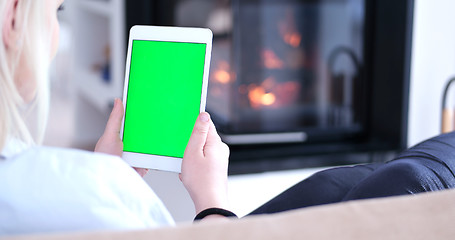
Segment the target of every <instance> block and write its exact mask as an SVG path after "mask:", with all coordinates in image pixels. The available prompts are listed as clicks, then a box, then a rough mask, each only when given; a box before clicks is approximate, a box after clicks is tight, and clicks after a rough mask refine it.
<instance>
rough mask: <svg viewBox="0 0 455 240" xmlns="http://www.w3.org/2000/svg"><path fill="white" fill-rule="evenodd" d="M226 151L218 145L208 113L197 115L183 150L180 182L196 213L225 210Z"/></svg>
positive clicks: (219, 139) (226, 200) (227, 153)
mask: <svg viewBox="0 0 455 240" xmlns="http://www.w3.org/2000/svg"><path fill="white" fill-rule="evenodd" d="M228 163H229V147H228V146H227V145H226V144H224V143H223V142H222V141H221V138H220V136H219V135H218V133H217V132H216V129H215V126H214V125H213V122H212V121H211V119H210V115H209V114H208V113H205V112H204V113H201V114H200V115H199V117H198V118H197V120H196V123H195V126H194V129H193V133H192V134H191V137H190V140H189V142H188V145H187V147H186V150H185V153H184V156H183V163H182V173H181V174H180V180H181V181H182V182H183V185H184V186H185V188H186V189H187V191H188V193H189V194H190V196H191V199H192V200H193V202H194V206H195V208H196V213H199V212H201V211H202V210H204V209H207V208H213V207H217V208H224V209H228V208H229V206H228V196H227V170H228Z"/></svg>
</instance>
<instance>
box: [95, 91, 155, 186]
mask: <svg viewBox="0 0 455 240" xmlns="http://www.w3.org/2000/svg"><path fill="white" fill-rule="evenodd" d="M123 114H124V110H123V104H122V101H121V100H120V99H118V98H116V99H115V101H114V108H113V109H112V112H111V115H110V116H109V120H108V121H107V124H106V128H105V130H104V133H103V136H101V138H100V139H99V140H98V143H96V146H95V152H101V153H107V154H111V155H115V156H119V157H122V154H123V142H122V140H121V139H120V128H121V127H122V120H123ZM134 169H135V170H136V171H137V172H138V173H139V175H141V177H144V176H145V174H147V172H148V169H143V168H134Z"/></svg>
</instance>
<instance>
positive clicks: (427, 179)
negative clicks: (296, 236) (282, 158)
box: [251, 132, 455, 214]
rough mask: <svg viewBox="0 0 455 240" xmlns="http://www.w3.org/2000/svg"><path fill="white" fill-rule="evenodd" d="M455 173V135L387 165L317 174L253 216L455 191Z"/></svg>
mask: <svg viewBox="0 0 455 240" xmlns="http://www.w3.org/2000/svg"><path fill="white" fill-rule="evenodd" d="M454 172H455V132H453V133H448V134H444V135H440V136H437V137H435V138H432V139H429V140H427V141H424V142H422V143H420V144H418V145H416V146H414V147H412V148H410V149H408V150H406V151H404V152H403V153H401V154H400V155H399V156H398V157H397V158H396V159H394V160H392V161H389V162H387V163H374V164H365V165H358V166H353V167H338V168H332V169H328V170H325V171H321V172H318V173H315V174H314V175H312V176H311V177H309V178H307V179H305V180H303V181H302V182H300V183H298V184H296V185H294V186H293V187H291V188H289V189H288V190H286V191H285V192H283V193H282V194H280V195H278V196H277V197H275V198H273V199H272V200H270V201H269V202H267V203H265V204H264V205H262V206H261V207H259V208H258V209H256V210H255V211H253V212H252V213H251V214H264V213H276V212H282V211H286V210H292V209H297V208H303V207H309V206H316V205H322V204H328V203H336V202H342V201H348V200H355V199H365V198H377V197H387V196H397V195H405V194H416V193H421V192H430V191H437V190H443V189H449V188H453V187H455V174H454Z"/></svg>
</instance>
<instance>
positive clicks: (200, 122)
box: [186, 112, 211, 155]
mask: <svg viewBox="0 0 455 240" xmlns="http://www.w3.org/2000/svg"><path fill="white" fill-rule="evenodd" d="M210 123H211V121H210V115H209V114H208V113H206V112H203V113H201V114H199V117H198V118H197V119H196V123H195V124H194V129H193V133H192V134H191V137H190V140H189V141H188V146H187V147H186V151H187V153H188V154H190V155H193V154H198V153H199V154H202V151H203V148H204V145H205V142H206V140H207V135H208V133H209V129H210Z"/></svg>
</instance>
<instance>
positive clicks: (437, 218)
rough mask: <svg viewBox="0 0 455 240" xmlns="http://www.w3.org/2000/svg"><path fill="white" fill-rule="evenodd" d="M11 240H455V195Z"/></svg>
mask: <svg viewBox="0 0 455 240" xmlns="http://www.w3.org/2000/svg"><path fill="white" fill-rule="evenodd" d="M11 239H37V240H38V239H39V240H41V239H67V240H69V239H97V240H98V239H113V240H114V239H115V240H116V239H136V240H141V239H147V240H150V239H162V240H171V239H172V240H174V239H175V240H177V239H198V240H199V239H210V240H215V239H216V240H224V239H226V240H227V239H236V240H238V239H244V240H247V239H261V240H263V239H265V240H268V239H270V240H271V239H413V240H414V239H455V190H446V191H441V192H434V193H424V194H418V195H415V196H401V197H391V198H382V199H374V200H362V201H352V202H347V203H339V204H331V205H326V206H320V207H311V208H306V209H302V210H295V211H290V212H286V213H280V214H274V215H267V216H259V217H247V218H244V219H241V220H232V221H230V220H220V221H207V222H201V223H198V224H185V225H180V226H177V227H170V228H161V229H152V230H141V231H128V232H96V233H76V234H62V235H41V236H38V235H37V236H23V237H14V238H11Z"/></svg>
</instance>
